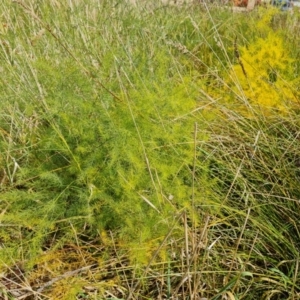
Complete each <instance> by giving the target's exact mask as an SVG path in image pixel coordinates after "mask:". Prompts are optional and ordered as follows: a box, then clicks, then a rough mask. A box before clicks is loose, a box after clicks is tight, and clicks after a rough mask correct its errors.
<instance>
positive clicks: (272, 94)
mask: <svg viewBox="0 0 300 300" xmlns="http://www.w3.org/2000/svg"><path fill="white" fill-rule="evenodd" d="M239 51H240V58H239V62H238V63H237V64H236V65H234V66H233V67H232V72H231V77H232V78H235V87H234V90H235V92H237V90H239V91H242V92H243V97H244V98H245V99H246V100H247V101H249V104H250V105H251V107H254V108H258V109H260V110H261V111H262V112H263V113H264V114H265V115H268V114H270V113H271V112H274V111H276V113H278V112H281V113H285V112H287V110H289V108H290V107H291V106H292V105H293V103H295V102H296V98H295V93H294V88H293V83H292V80H293V79H292V78H293V75H292V74H293V70H292V63H293V59H292V58H290V57H289V54H288V52H287V50H286V49H285V47H284V42H283V39H282V38H281V37H280V36H279V35H278V34H276V32H272V31H269V32H268V34H267V36H266V38H264V39H262V38H258V39H257V40H256V41H255V42H254V43H252V44H250V45H249V46H247V47H246V46H244V47H241V48H240V49H239Z"/></svg>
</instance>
